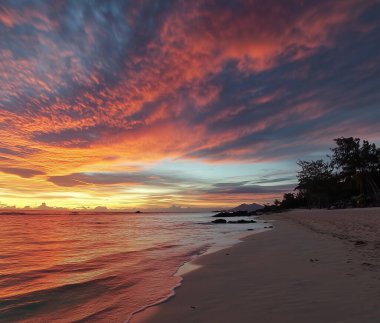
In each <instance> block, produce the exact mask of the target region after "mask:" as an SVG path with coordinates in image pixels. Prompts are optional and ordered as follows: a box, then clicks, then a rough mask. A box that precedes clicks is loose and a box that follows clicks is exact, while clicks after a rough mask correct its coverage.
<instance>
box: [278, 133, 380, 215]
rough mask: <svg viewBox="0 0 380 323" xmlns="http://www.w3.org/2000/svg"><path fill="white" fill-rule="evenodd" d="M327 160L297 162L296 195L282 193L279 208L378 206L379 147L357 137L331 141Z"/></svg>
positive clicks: (379, 184) (379, 178)
mask: <svg viewBox="0 0 380 323" xmlns="http://www.w3.org/2000/svg"><path fill="white" fill-rule="evenodd" d="M334 141H335V143H336V146H335V147H334V148H331V151H332V155H331V156H327V160H326V161H325V160H322V159H319V160H316V161H303V160H301V161H299V162H298V165H299V166H300V170H299V171H298V173H297V179H298V186H297V187H296V188H295V190H296V191H297V194H294V193H286V194H284V197H283V200H282V202H281V203H280V204H279V203H278V202H277V203H276V204H275V205H276V206H279V205H280V207H281V208H283V209H288V208H296V207H346V206H353V207H355V206H364V205H379V202H380V194H379V192H380V191H379V186H380V148H377V147H376V145H375V144H373V143H369V142H368V141H366V140H363V141H361V140H360V139H359V138H353V137H349V138H343V137H341V138H337V139H334Z"/></svg>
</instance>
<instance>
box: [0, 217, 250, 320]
mask: <svg viewBox="0 0 380 323" xmlns="http://www.w3.org/2000/svg"><path fill="white" fill-rule="evenodd" d="M209 216H210V214H110V213H108V214H99V213H98V214H80V215H72V214H65V213H58V212H55V213H50V214H37V213H35V212H34V213H32V212H31V213H30V214H26V215H5V214H2V215H0V221H1V228H0V321H1V322H9V321H23V322H48V321H55V322H71V321H78V320H86V319H87V320H94V321H104V322H107V321H108V322H109V321H112V322H124V321H125V320H126V319H128V317H129V316H130V315H131V313H133V312H134V311H136V310H138V309H140V308H142V307H144V306H146V305H147V304H152V303H155V302H157V301H158V300H160V299H163V298H164V297H166V296H167V295H168V294H169V293H170V291H171V289H172V288H173V287H174V286H176V285H177V284H178V282H179V281H180V277H178V276H174V273H175V272H176V269H177V268H178V267H179V266H180V265H181V264H182V263H183V262H185V261H187V260H188V259H189V258H190V257H191V256H192V255H194V254H195V253H199V252H200V251H202V250H204V249H205V248H206V247H207V246H209V245H211V244H213V243H214V242H215V241H216V240H218V239H219V240H220V237H226V236H228V234H227V233H228V232H230V231H231V230H235V231H242V230H246V229H247V226H239V225H232V226H228V228H227V227H226V226H215V225H206V224H200V222H208V221H209V220H210V218H209ZM253 226H254V225H250V227H253ZM195 237H196V238H195Z"/></svg>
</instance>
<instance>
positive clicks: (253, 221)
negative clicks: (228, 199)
mask: <svg viewBox="0 0 380 323" xmlns="http://www.w3.org/2000/svg"><path fill="white" fill-rule="evenodd" d="M228 223H237V224H240V223H256V221H255V220H237V221H228Z"/></svg>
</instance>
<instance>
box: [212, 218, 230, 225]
mask: <svg viewBox="0 0 380 323" xmlns="http://www.w3.org/2000/svg"><path fill="white" fill-rule="evenodd" d="M211 222H212V223H216V224H220V223H227V220H225V219H216V220H214V221H211Z"/></svg>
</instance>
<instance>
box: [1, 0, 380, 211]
mask: <svg viewBox="0 0 380 323" xmlns="http://www.w3.org/2000/svg"><path fill="white" fill-rule="evenodd" d="M0 34H1V38H0V76H1V78H0V93H1V95H0V138H1V141H0V207H7V206H16V207H24V206H27V205H29V206H31V207H37V206H39V205H40V204H41V203H43V202H45V203H46V204H47V205H49V206H57V207H69V208H75V207H96V206H106V207H108V208H113V209H131V210H133V209H139V208H141V209H154V208H155V209H157V208H167V207H170V206H172V205H176V206H181V207H202V208H208V207H210V208H219V207H228V206H235V205H236V204H240V203H243V202H246V203H253V202H258V203H264V202H267V201H272V200H273V199H274V198H279V197H281V196H282V195H283V193H284V192H288V191H291V190H292V189H293V187H294V184H295V182H296V178H295V174H296V171H297V165H296V161H297V160H299V159H315V158H319V157H321V156H324V155H326V153H328V148H329V147H331V146H333V139H334V138H336V137H340V136H358V137H360V138H364V139H367V140H370V141H373V142H375V143H377V144H378V143H379V142H380V106H379V104H380V1H378V0H373V1H372V0H341V1H339V0H337V1H324V0H319V1H307V0H304V1H302V0H297V1H296V0H294V1H292V0H288V1H270V0H267V1H260V0H252V1H249V0H246V1H222V0H214V1H190V0H189V1H174V0H168V1H154V0H152V1H137V0H136V1H124V0H123V1H122V0H120V1H76V0H73V1H37V0H36V1H33V0H27V1H26V0H25V1H23V0H19V1H13V0H9V1H7V0H2V1H1V3H0Z"/></svg>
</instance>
